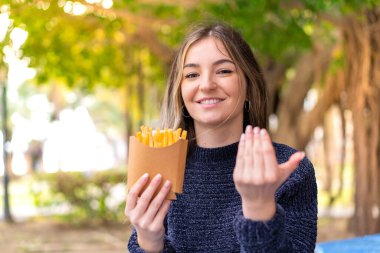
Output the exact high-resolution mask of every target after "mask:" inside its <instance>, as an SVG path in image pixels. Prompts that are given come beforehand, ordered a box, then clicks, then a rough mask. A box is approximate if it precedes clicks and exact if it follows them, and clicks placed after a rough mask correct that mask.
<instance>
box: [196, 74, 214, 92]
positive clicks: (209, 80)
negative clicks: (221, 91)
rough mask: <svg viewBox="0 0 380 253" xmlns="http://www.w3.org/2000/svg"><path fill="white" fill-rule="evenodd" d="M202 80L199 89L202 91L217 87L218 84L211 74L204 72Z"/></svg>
mask: <svg viewBox="0 0 380 253" xmlns="http://www.w3.org/2000/svg"><path fill="white" fill-rule="evenodd" d="M200 82H201V83H200V85H199V89H200V90H201V91H207V90H213V89H215V88H216V87H217V84H216V82H215V80H214V78H213V76H212V75H211V74H204V75H203V77H202V78H201V80H200Z"/></svg>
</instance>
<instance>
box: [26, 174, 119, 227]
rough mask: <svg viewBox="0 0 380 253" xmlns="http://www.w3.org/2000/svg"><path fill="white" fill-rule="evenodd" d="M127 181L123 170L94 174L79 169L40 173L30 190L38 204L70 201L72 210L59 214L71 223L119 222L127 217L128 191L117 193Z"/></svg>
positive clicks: (53, 204) (51, 205)
mask: <svg viewBox="0 0 380 253" xmlns="http://www.w3.org/2000/svg"><path fill="white" fill-rule="evenodd" d="M125 182H126V173H125V171H122V170H107V171H101V172H93V173H91V174H84V173H80V172H58V173H53V174H37V175H36V176H35V180H34V181H33V183H32V184H31V193H32V195H33V197H34V203H35V205H36V206H38V207H44V208H51V209H52V208H54V207H59V206H61V207H62V206H64V205H66V206H67V205H68V206H69V207H70V208H69V210H70V211H69V212H68V213H64V214H59V215H58V217H60V218H61V219H63V220H64V221H67V222H69V223H75V224H83V223H86V224H97V223H110V222H120V221H122V220H123V217H124V213H123V208H124V205H125V203H124V201H125V200H124V195H125V194H124V195H123V196H118V195H121V193H120V189H121V188H122V189H124V186H125ZM117 189H119V191H117ZM124 190H125V189H124ZM124 193H125V192H124Z"/></svg>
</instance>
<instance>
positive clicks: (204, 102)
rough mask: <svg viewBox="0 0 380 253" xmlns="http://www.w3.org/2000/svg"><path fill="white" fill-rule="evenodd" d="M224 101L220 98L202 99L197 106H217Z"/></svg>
mask: <svg viewBox="0 0 380 253" xmlns="http://www.w3.org/2000/svg"><path fill="white" fill-rule="evenodd" d="M223 100H224V99H221V98H210V99H202V100H200V101H198V103H199V104H201V105H212V104H217V103H220V102H222V101H223Z"/></svg>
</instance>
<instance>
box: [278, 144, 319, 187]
mask: <svg viewBox="0 0 380 253" xmlns="http://www.w3.org/2000/svg"><path fill="white" fill-rule="evenodd" d="M273 146H274V149H275V151H276V157H277V161H278V163H279V164H281V163H284V162H286V161H288V160H289V158H290V156H291V155H292V154H294V153H295V152H297V151H298V150H296V149H294V148H292V147H289V146H287V145H285V144H280V143H273ZM305 183H306V184H311V185H313V187H314V185H315V183H316V179H315V171H314V167H313V164H312V163H311V162H310V160H309V159H308V158H307V157H305V158H304V159H302V161H301V162H300V164H299V165H298V167H297V169H296V170H295V171H294V172H293V173H292V174H291V175H290V176H289V178H288V179H287V180H286V182H285V183H284V185H283V187H284V186H285V188H288V187H291V188H293V187H296V186H297V185H298V186H300V185H304V184H305Z"/></svg>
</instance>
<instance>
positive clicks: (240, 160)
mask: <svg viewBox="0 0 380 253" xmlns="http://www.w3.org/2000/svg"><path fill="white" fill-rule="evenodd" d="M244 147H245V135H244V133H243V134H241V136H240V141H239V146H238V153H237V155H236V165H235V171H242V170H243V168H244V153H245V149H244Z"/></svg>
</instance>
